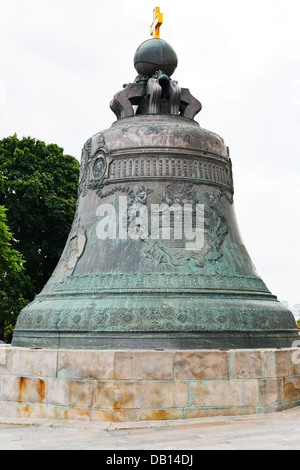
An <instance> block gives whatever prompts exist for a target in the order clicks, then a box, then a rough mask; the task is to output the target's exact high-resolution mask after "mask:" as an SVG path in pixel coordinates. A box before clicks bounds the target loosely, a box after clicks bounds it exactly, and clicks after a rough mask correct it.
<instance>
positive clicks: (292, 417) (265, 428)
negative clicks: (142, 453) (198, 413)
mask: <svg viewBox="0 0 300 470" xmlns="http://www.w3.org/2000/svg"><path fill="white" fill-rule="evenodd" d="M0 450H104V451H105V450H107V451H110V450H114V451H116V452H120V453H122V451H125V450H127V451H128V450H135V451H138V450H151V451H152V450H157V451H162V450H170V451H173V450H176V451H177V450H178V451H181V450H189V451H193V450H194V451H197V450H300V407H298V408H294V409H292V410H289V411H284V412H281V413H274V414H270V415H263V416H262V415H259V416H243V417H228V418H227V417H221V418H202V419H195V420H186V421H181V422H179V423H178V422H176V421H161V422H144V423H142V422H138V423H113V424H111V423H88V422H81V421H73V422H64V421H59V420H53V421H50V420H47V421H45V420H37V419H34V420H33V419H31V420H24V419H19V420H18V419H7V418H5V419H4V418H0Z"/></svg>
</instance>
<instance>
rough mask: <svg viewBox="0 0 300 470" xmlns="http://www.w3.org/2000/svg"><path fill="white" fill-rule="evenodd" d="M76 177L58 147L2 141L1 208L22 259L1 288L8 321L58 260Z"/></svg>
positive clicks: (0, 300) (28, 141)
mask: <svg viewBox="0 0 300 470" xmlns="http://www.w3.org/2000/svg"><path fill="white" fill-rule="evenodd" d="M78 177H79V163H78V161H77V159H76V158H75V157H72V156H70V155H65V154H64V151H63V149H62V148H60V147H59V146H58V145H56V144H50V145H46V144H45V142H42V141H39V140H36V139H33V138H31V137H24V138H23V139H20V140H19V139H18V137H17V135H14V136H11V137H7V138H5V139H3V140H1V141H0V204H2V205H4V206H5V207H6V208H7V209H8V210H7V220H8V226H9V227H10V230H11V232H12V235H13V237H12V241H11V244H12V248H13V249H15V250H17V251H19V252H20V253H21V254H22V257H23V259H24V261H25V265H24V266H25V269H24V271H23V272H22V273H15V274H11V275H10V276H7V277H6V278H5V280H3V281H2V282H1V284H2V285H0V306H1V309H2V310H3V309H4V311H5V312H6V313H5V314H4V316H5V315H8V312H11V311H12V308H13V311H14V313H13V315H12V314H10V315H8V317H9V320H11V318H12V317H13V318H14V321H15V319H16V316H17V314H16V312H17V311H18V313H19V312H20V309H21V308H23V306H24V304H25V305H26V303H28V301H31V300H33V298H34V296H35V295H36V294H38V293H39V292H40V291H41V290H42V288H43V286H44V285H45V283H46V282H47V280H48V279H49V277H50V276H51V274H52V272H53V270H54V268H55V266H56V264H57V262H58V260H59V257H60V255H61V253H62V250H63V248H64V245H65V242H66V240H67V237H68V234H69V231H70V227H71V224H72V220H73V217H74V211H75V207H76V201H77V187H78ZM3 306H5V308H3ZM14 321H13V322H14ZM0 336H1V333H0Z"/></svg>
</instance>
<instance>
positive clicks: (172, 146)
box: [13, 39, 298, 349]
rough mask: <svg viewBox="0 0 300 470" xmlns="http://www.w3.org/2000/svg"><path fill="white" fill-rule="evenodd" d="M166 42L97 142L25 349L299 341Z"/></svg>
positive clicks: (30, 319) (147, 55) (32, 314)
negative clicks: (244, 234)
mask: <svg viewBox="0 0 300 470" xmlns="http://www.w3.org/2000/svg"><path fill="white" fill-rule="evenodd" d="M155 41H160V44H159V43H158V42H155ZM166 44H167V43H166V42H165V41H163V42H162V41H161V40H158V39H150V40H149V41H146V42H145V43H143V45H142V47H140V48H139V49H138V51H139V52H138V54H137V55H136V63H137V64H138V65H137V68H138V71H139V75H138V76H137V78H136V79H135V81H134V83H130V84H128V85H126V86H125V88H124V89H123V90H122V91H120V92H119V93H117V94H116V95H115V97H114V99H113V100H112V102H111V108H112V110H113V111H114V112H115V114H116V116H117V121H116V122H115V123H114V124H113V125H112V126H111V127H110V128H109V129H107V130H105V131H102V132H99V133H98V134H96V135H94V136H93V137H92V138H90V139H89V140H88V141H87V143H86V144H85V146H84V148H83V152H82V161H81V174H80V181H79V198H78V204H77V209H76V214H75V219H74V223H73V226H72V229H71V233H70V235H69V238H68V241H67V244H66V247H65V249H64V252H63V254H62V257H61V259H60V261H59V263H58V266H57V268H56V269H55V271H54V273H53V275H52V277H51V279H50V280H49V282H48V283H47V284H46V286H45V287H44V289H43V291H42V292H41V293H40V294H39V295H38V296H37V297H36V299H35V300H34V301H33V302H32V303H31V304H30V305H29V306H27V307H26V308H25V309H24V310H23V311H22V312H21V314H20V316H19V319H18V322H17V325H16V329H15V333H14V340H13V345H14V346H26V347H28V346H29V347H40V348H44V347H45V348H77V349H128V348H130V349H150V348H158V349H171V348H172V349H202V348H205V349H218V348H228V349H229V348H274V347H275V348H277V347H291V346H292V343H293V341H294V340H296V339H297V338H298V333H297V328H296V324H295V320H294V317H293V315H292V313H291V312H290V311H289V310H287V309H286V308H285V307H284V306H283V305H282V304H281V303H280V302H278V300H277V298H276V297H275V296H274V295H272V294H271V293H270V292H269V290H268V289H267V287H266V286H265V284H264V282H263V281H262V279H261V278H260V277H259V275H258V274H257V272H256V270H255V268H254V266H253V264H252V262H251V259H250V257H249V255H248V253H247V250H246V248H245V246H244V244H243V241H242V239H241V236H240V233H239V230H238V226H237V221H236V216H235V211H234V203H233V192H234V191H233V179H232V166H231V159H230V155H229V149H228V147H227V146H226V144H225V143H224V140H223V139H222V138H221V137H219V136H218V135H217V134H215V133H213V132H210V131H208V130H206V129H203V128H201V127H200V126H199V124H198V123H197V122H196V121H195V120H194V117H195V115H196V114H197V113H198V112H199V111H200V110H201V104H200V103H199V101H198V100H196V99H195V98H194V97H193V96H192V95H191V93H190V92H189V90H188V89H184V88H180V86H179V85H178V83H177V82H176V81H173V80H172V79H171V78H170V75H171V74H172V71H173V68H174V67H175V68H176V65H177V57H174V54H173V52H174V51H173V49H172V48H171V47H170V46H169V45H168V44H167V46H166ZM143 61H144V62H143ZM149 64H150V66H149ZM157 64H159V67H160V68H159V69H157ZM164 64H165V65H166V67H167V68H168V70H169V74H168V73H167V71H166V70H164ZM175 68H174V69H175ZM193 236H194V240H193Z"/></svg>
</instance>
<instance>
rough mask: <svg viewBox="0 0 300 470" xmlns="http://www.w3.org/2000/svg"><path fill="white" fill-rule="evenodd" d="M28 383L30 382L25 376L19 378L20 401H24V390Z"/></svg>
mask: <svg viewBox="0 0 300 470" xmlns="http://www.w3.org/2000/svg"><path fill="white" fill-rule="evenodd" d="M27 383H28V379H26V378H25V377H20V378H19V384H18V388H19V396H18V401H20V402H21V401H22V396H23V393H24V390H25V389H26V386H27Z"/></svg>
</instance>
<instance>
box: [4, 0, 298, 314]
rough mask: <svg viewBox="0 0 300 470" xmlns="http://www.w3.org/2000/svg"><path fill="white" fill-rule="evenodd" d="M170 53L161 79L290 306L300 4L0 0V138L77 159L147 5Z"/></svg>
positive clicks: (100, 119) (106, 117)
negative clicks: (230, 179)
mask: <svg viewBox="0 0 300 470" xmlns="http://www.w3.org/2000/svg"><path fill="white" fill-rule="evenodd" d="M155 6H160V7H161V11H162V12H163V13H164V25H163V26H162V29H161V37H162V38H163V39H165V40H167V41H168V42H169V43H170V44H172V46H173V47H174V49H175V50H176V52H177V55H178V59H179V65H178V68H177V70H176V72H175V74H174V75H173V77H172V78H174V80H178V81H179V85H180V86H182V87H184V88H189V89H190V91H191V93H192V94H193V95H194V96H196V97H197V98H198V99H199V100H200V101H201V102H202V105H203V110H202V112H201V113H200V114H199V115H198V116H197V117H196V120H197V121H198V122H199V124H200V125H201V126H202V127H204V128H207V129H210V130H212V131H214V132H217V133H218V134H220V135H221V136H222V137H223V138H224V139H225V141H226V143H227V145H228V146H229V147H230V149H231V158H232V161H233V170H234V180H235V190H236V193H235V203H236V209H237V216H238V222H239V226H240V229H241V233H242V236H243V239H244V242H245V245H246V247H247V249H248V251H249V253H250V256H251V258H252V260H253V262H254V264H255V266H256V268H257V270H258V272H259V274H260V275H261V277H262V278H263V280H264V281H265V283H266V284H267V286H268V287H269V289H270V290H271V291H272V292H273V293H274V294H275V295H277V296H278V298H279V300H288V301H289V302H290V305H291V306H292V305H294V304H295V303H300V282H299V280H300V241H299V239H300V217H299V203H300V132H299V127H300V126H299V121H300V26H299V24H300V22H299V18H300V1H299V0H285V1H283V0H251V1H250V0H226V1H225V0H209V1H208V2H204V1H200V0H186V1H185V2H183V1H179V0H159V1H158V2H156V0H110V1H107V2H106V1H104V0H84V1H83V0H0V41H1V61H0V138H3V137H6V136H9V135H12V134H14V133H15V132H16V133H17V134H18V137H19V138H21V137H22V136H28V135H30V136H32V137H35V138H38V139H41V140H44V141H45V142H46V143H52V142H54V143H57V144H58V145H60V146H61V147H63V148H64V149H65V152H66V153H69V154H71V155H74V156H76V157H77V158H80V154H81V148H82V146H83V144H84V143H85V141H86V140H87V139H88V138H89V137H90V136H92V135H93V134H95V133H96V132H98V131H100V130H102V129H106V128H108V127H110V125H111V124H112V123H113V122H114V121H115V116H114V114H113V113H112V111H111V110H110V109H109V102H110V100H111V99H112V97H113V95H114V94H115V93H116V92H117V91H119V90H120V89H122V85H123V83H128V82H131V81H133V80H134V78H135V76H136V71H135V69H134V67H133V56H134V53H135V51H136V49H137V47H138V46H139V44H140V43H142V42H143V41H144V40H146V39H148V38H149V27H150V24H151V22H152V12H153V9H154V7H155Z"/></svg>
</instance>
